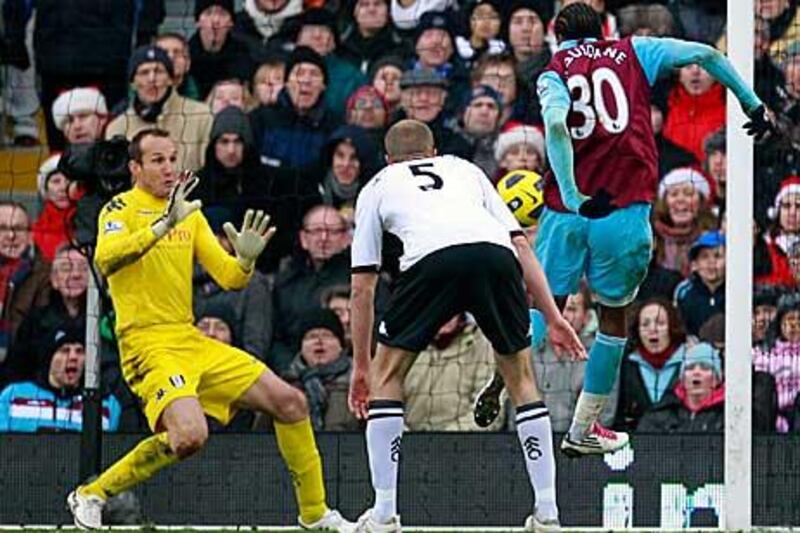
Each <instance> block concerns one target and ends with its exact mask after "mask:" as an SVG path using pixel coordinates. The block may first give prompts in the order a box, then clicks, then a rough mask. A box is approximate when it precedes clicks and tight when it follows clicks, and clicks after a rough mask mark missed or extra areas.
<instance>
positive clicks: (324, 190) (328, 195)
mask: <svg viewBox="0 0 800 533" xmlns="http://www.w3.org/2000/svg"><path fill="white" fill-rule="evenodd" d="M344 140H349V141H350V142H351V143H352V145H353V147H354V148H355V151H356V156H357V157H358V161H359V163H360V165H361V167H360V170H359V174H358V176H357V177H356V180H355V181H354V182H353V183H352V187H351V188H352V189H353V190H351V191H347V189H348V186H345V185H341V184H339V185H337V183H338V182H336V183H334V182H333V180H335V178H334V177H333V154H334V152H335V150H336V146H337V145H338V144H339V143H340V142H342V141H344ZM377 152H378V149H377V147H376V146H374V145H373V144H372V142H371V140H370V138H369V137H368V136H367V134H366V132H365V131H364V129H363V128H360V127H358V126H351V125H345V126H340V127H338V128H336V130H334V132H333V133H332V134H331V136H330V137H328V142H327V143H326V144H325V149H324V153H325V159H324V162H325V166H324V168H322V169H321V171H320V173H319V175H320V177H321V178H322V179H321V181H320V183H319V193H320V195H321V196H322V202H323V203H324V204H326V205H332V206H334V207H336V208H337V209H338V208H339V207H341V206H342V205H343V204H350V205H352V204H354V203H355V195H356V194H358V191H359V190H360V189H361V187H363V186H364V184H366V182H367V181H369V180H370V178H372V176H373V175H374V174H375V172H376V171H377V169H378V161H377V158H376V156H375V154H376V153H377ZM348 192H350V193H352V194H353V196H352V197H349V194H348Z"/></svg>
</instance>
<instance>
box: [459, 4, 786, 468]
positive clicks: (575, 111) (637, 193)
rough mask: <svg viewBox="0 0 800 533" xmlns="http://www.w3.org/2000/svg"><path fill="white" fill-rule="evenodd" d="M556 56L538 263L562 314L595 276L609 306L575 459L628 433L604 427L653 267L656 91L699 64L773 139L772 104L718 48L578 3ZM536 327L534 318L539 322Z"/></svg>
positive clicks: (565, 21)
mask: <svg viewBox="0 0 800 533" xmlns="http://www.w3.org/2000/svg"><path fill="white" fill-rule="evenodd" d="M555 32H556V36H557V38H558V42H559V45H558V51H557V52H556V54H555V55H554V56H553V58H552V60H551V62H550V64H549V65H548V66H547V67H546V68H545V70H544V72H543V73H542V74H541V75H540V76H539V79H538V83H537V93H538V95H539V99H540V102H541V106H542V116H543V118H544V122H545V133H546V146H547V156H548V159H549V161H550V166H551V169H550V170H549V171H548V173H547V174H546V176H545V179H546V184H545V204H546V206H547V207H546V209H545V211H544V213H543V215H542V217H541V218H540V220H539V229H538V233H537V238H536V255H537V257H538V258H539V260H540V261H541V264H542V267H543V269H544V271H545V274H546V276H547V280H548V282H549V284H550V288H551V290H552V292H553V294H554V295H555V297H556V301H557V302H558V304H559V305H560V306H561V308H562V309H563V306H564V303H565V302H566V298H567V296H568V295H570V294H574V293H576V292H578V286H579V285H578V283H579V281H580V279H581V278H582V277H583V276H586V278H587V280H588V283H589V286H590V287H591V289H592V292H593V293H594V294H595V297H596V298H597V300H598V302H599V308H600V331H599V333H598V335H597V338H596V341H595V343H594V345H593V346H592V348H591V350H590V352H589V362H588V363H587V367H586V374H585V378H584V385H583V391H582V393H581V395H580V397H579V398H578V402H577V404H576V407H575V413H574V415H573V421H572V425H571V427H570V430H569V433H568V434H567V435H566V436H565V437H564V440H563V441H562V443H561V450H562V451H563V452H564V453H566V454H567V455H571V456H582V455H586V454H602V453H606V452H611V451H614V450H617V449H619V448H622V447H623V446H625V445H626V444H627V442H628V435H627V434H625V433H620V432H614V431H610V430H608V429H606V428H603V427H602V426H600V425H599V424H598V422H597V419H598V416H599V414H600V412H601V411H602V409H603V407H604V405H605V403H606V401H607V399H608V396H609V393H610V392H611V388H612V386H613V384H614V380H615V379H616V375H617V371H618V367H619V362H620V359H621V358H622V353H623V349H624V347H625V343H626V340H627V339H626V338H625V336H626V331H627V330H626V325H625V308H626V306H627V305H628V304H630V303H631V302H632V301H633V299H634V298H635V297H636V293H637V291H638V289H639V284H640V283H641V282H642V280H643V279H644V277H645V275H646V273H647V267H648V264H649V262H650V253H651V239H652V232H651V228H650V209H651V204H652V202H653V200H654V198H655V195H656V189H657V185H658V159H657V158H658V155H657V154H658V152H657V150H656V145H655V140H654V137H653V130H652V127H651V123H650V87H651V86H652V85H653V84H654V83H655V82H656V80H657V79H658V78H660V77H662V76H665V75H669V74H670V73H671V72H672V71H673V69H675V68H677V67H682V66H685V65H689V64H698V65H700V66H702V67H703V68H704V69H705V70H707V71H708V72H709V74H711V75H712V76H713V77H714V78H716V79H717V80H718V81H720V82H721V83H722V84H724V85H725V86H726V87H728V88H729V89H731V90H732V91H733V92H734V94H735V95H736V97H737V98H738V99H739V102H740V104H741V106H742V108H743V109H744V112H745V113H746V114H747V116H748V117H749V118H750V122H748V123H747V124H746V125H745V128H746V129H747V131H748V133H749V134H751V135H754V136H755V137H756V139H757V140H762V139H763V138H764V137H766V136H768V135H770V134H772V133H773V132H774V126H773V122H772V119H771V117H770V115H769V114H768V112H767V110H766V108H765V106H764V104H763V103H762V102H761V100H760V99H759V98H758V97H757V96H756V94H755V93H754V92H753V90H752V89H751V88H750V87H748V85H747V84H746V83H745V82H744V80H743V79H742V78H741V77H740V76H739V75H738V74H737V72H736V71H735V69H734V68H733V66H732V65H731V63H730V62H729V61H728V60H727V59H726V58H725V56H723V55H722V54H721V53H720V52H719V51H717V50H715V49H714V48H712V47H710V46H707V45H704V44H700V43H694V42H687V41H682V40H678V39H667V38H651V37H629V38H625V39H621V40H613V41H612V40H602V39H601V35H602V32H601V20H600V17H599V16H598V14H597V12H596V11H595V10H594V9H592V8H591V7H590V6H588V5H586V4H583V3H576V4H570V5H569V6H567V7H565V8H564V9H562V10H561V11H560V12H559V13H558V15H557V16H556V20H555ZM535 322H536V321H535V320H534V323H535ZM501 388H502V387H501V386H498V383H497V379H495V380H494V385H489V386H487V387H486V389H485V390H484V392H483V393H482V395H481V397H479V399H478V401H477V402H476V413H475V415H476V421H478V422H485V420H486V419H488V418H491V414H492V413H493V412H494V410H493V409H492V408H491V407H492V406H494V405H497V402H494V401H493V400H494V398H493V396H496V395H497V394H499V392H498V391H499V389H501Z"/></svg>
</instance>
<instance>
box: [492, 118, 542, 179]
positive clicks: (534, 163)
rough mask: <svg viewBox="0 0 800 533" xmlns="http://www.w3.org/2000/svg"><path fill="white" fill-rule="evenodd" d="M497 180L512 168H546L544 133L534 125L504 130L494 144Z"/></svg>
mask: <svg viewBox="0 0 800 533" xmlns="http://www.w3.org/2000/svg"><path fill="white" fill-rule="evenodd" d="M494 157H495V161H497V166H498V169H497V172H496V173H495V181H496V180H498V179H500V178H501V177H503V176H504V175H505V174H506V173H507V172H510V171H512V170H533V171H534V172H542V171H543V170H544V135H542V132H541V131H539V129H537V128H534V127H533V126H515V127H513V128H511V129H509V130H507V131H504V132H502V133H501V134H500V135H499V136H498V137H497V142H496V143H495V146H494Z"/></svg>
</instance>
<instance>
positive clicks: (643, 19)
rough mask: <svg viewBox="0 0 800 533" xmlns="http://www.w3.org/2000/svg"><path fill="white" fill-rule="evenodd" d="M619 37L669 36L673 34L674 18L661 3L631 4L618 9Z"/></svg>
mask: <svg viewBox="0 0 800 533" xmlns="http://www.w3.org/2000/svg"><path fill="white" fill-rule="evenodd" d="M618 14H619V34H620V36H621V37H628V36H630V35H637V36H642V37H647V36H652V37H671V36H673V35H675V19H674V18H673V17H672V13H670V12H669V9H667V8H666V7H665V6H663V5H659V4H650V5H645V4H633V5H629V6H625V7H623V8H622V9H620V10H619V13H618Z"/></svg>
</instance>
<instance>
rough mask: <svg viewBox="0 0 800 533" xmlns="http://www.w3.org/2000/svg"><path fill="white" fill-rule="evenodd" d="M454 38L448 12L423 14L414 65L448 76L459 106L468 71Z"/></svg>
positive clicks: (466, 83) (455, 101)
mask: <svg viewBox="0 0 800 533" xmlns="http://www.w3.org/2000/svg"><path fill="white" fill-rule="evenodd" d="M454 39H455V36H454V33H453V21H452V20H451V18H450V15H449V13H446V12H436V11H431V12H427V13H425V14H424V15H421V17H420V22H419V25H418V26H417V31H416V35H415V39H414V52H415V54H416V58H415V61H414V65H413V69H414V70H419V69H427V70H433V71H435V72H436V73H437V74H439V75H440V76H441V77H443V78H444V79H445V80H447V84H448V86H449V88H450V96H451V98H452V99H453V103H454V104H455V105H456V106H457V105H458V103H460V102H461V98H462V97H463V95H464V93H465V92H466V90H467V88H468V87H467V85H468V79H469V76H468V74H469V71H468V70H467V68H466V66H465V65H464V63H463V62H462V61H461V58H460V57H459V56H458V54H456V53H455V44H454ZM437 146H438V145H437Z"/></svg>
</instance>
